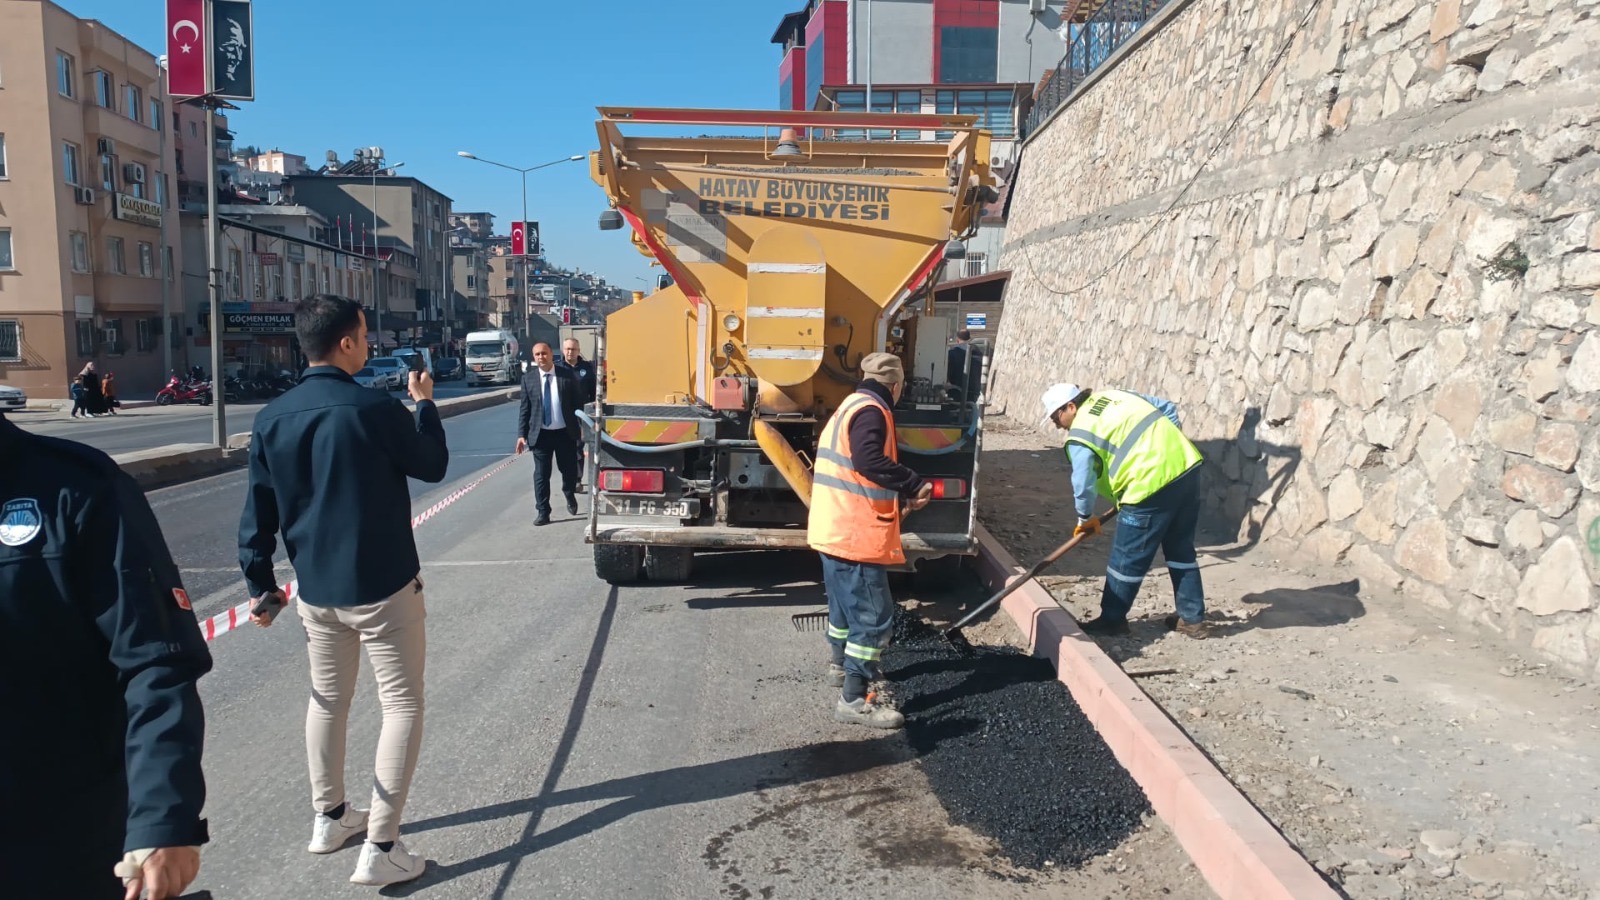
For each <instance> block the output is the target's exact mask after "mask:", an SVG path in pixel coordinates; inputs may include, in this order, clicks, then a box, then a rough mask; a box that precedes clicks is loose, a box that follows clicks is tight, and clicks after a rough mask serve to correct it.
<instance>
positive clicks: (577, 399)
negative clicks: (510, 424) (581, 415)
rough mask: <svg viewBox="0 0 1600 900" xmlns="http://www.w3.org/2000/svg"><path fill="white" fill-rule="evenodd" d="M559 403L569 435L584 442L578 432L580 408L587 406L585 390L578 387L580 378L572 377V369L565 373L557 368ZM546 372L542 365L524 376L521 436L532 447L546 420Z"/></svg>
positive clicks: (519, 424) (519, 425) (520, 418)
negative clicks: (584, 396) (544, 387)
mask: <svg viewBox="0 0 1600 900" xmlns="http://www.w3.org/2000/svg"><path fill="white" fill-rule="evenodd" d="M555 378H556V395H557V396H556V402H558V403H560V404H561V416H562V418H564V419H565V420H566V423H567V435H568V436H569V437H571V438H572V440H573V442H574V443H576V442H577V441H578V440H580V432H579V430H578V425H579V423H578V407H580V406H582V405H583V388H582V387H581V386H580V385H579V384H578V379H576V378H574V377H572V371H571V370H570V369H567V370H563V369H562V368H561V367H560V366H556V368H555ZM543 379H544V370H543V369H540V368H539V367H538V366H534V367H533V368H531V369H529V370H528V371H527V372H526V373H524V374H523V376H522V404H521V406H520V408H519V409H518V410H517V437H520V438H524V439H525V440H527V442H528V445H529V446H532V445H533V442H534V441H535V440H537V439H538V437H539V429H540V427H541V426H540V423H541V422H543V421H544V391H543V390H542V388H543V386H544V381H543Z"/></svg>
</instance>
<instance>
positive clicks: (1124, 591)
mask: <svg viewBox="0 0 1600 900" xmlns="http://www.w3.org/2000/svg"><path fill="white" fill-rule="evenodd" d="M1044 411H1045V421H1046V422H1048V423H1050V424H1052V425H1054V426H1055V427H1057V428H1059V429H1061V430H1063V431H1065V432H1066V433H1067V443H1066V447H1065V449H1066V453H1067V461H1068V462H1069V463H1070V464H1071V466H1072V493H1073V500H1074V505H1075V506H1076V507H1077V511H1078V527H1077V528H1076V529H1075V530H1074V534H1095V533H1098V532H1099V530H1100V521H1099V519H1098V518H1097V517H1096V516H1095V495H1096V494H1098V495H1100V496H1103V497H1106V498H1109V499H1110V500H1112V501H1114V502H1115V503H1116V504H1117V506H1118V508H1119V510H1120V515H1118V517H1117V531H1116V536H1115V538H1114V539H1113V542H1112V544H1111V558H1110V560H1108V561H1107V563H1106V584H1105V588H1104V590H1102V591H1101V593H1100V615H1099V616H1098V617H1097V618H1095V619H1092V620H1090V621H1088V622H1085V623H1083V631H1084V633H1085V634H1091V635H1096V636H1107V635H1117V634H1127V633H1128V612H1129V611H1130V610H1132V609H1133V600H1134V597H1135V596H1137V595H1138V593H1139V586H1140V584H1142V583H1143V582H1144V576H1145V573H1146V572H1148V571H1150V564H1151V563H1152V562H1154V561H1155V558H1156V551H1157V550H1160V551H1161V554H1162V556H1164V557H1166V561H1167V573H1168V574H1169V575H1170V576H1171V577H1172V592H1173V595H1174V596H1175V598H1176V605H1177V609H1178V614H1177V615H1175V616H1168V617H1167V619H1166V625H1167V629H1168V630H1169V631H1177V632H1178V633H1180V634H1183V635H1187V636H1188V637H1192V638H1204V637H1205V636H1206V629H1205V614H1206V595H1205V589H1204V588H1203V587H1202V586H1201V584H1200V564H1199V563H1198V562H1197V561H1196V558H1195V550H1194V533H1195V527H1196V526H1197V525H1198V524H1199V521H1200V472H1199V469H1200V463H1201V462H1202V458H1201V456H1200V451H1199V449H1197V448H1196V447H1195V445H1194V444H1193V442H1191V441H1190V440H1189V439H1188V438H1187V437H1185V436H1184V434H1183V424H1182V422H1181V421H1179V419H1178V408H1177V406H1176V405H1175V404H1173V403H1172V402H1171V401H1170V400H1162V399H1161V398H1159V397H1150V396H1146V395H1144V394H1136V393H1133V392H1131V391H1113V390H1102V391H1092V390H1086V389H1082V388H1079V387H1078V386H1077V385H1075V384H1054V385H1051V386H1050V387H1049V388H1048V389H1046V390H1045V392H1044Z"/></svg>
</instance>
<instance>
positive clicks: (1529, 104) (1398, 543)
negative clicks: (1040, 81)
mask: <svg viewBox="0 0 1600 900" xmlns="http://www.w3.org/2000/svg"><path fill="white" fill-rule="evenodd" d="M1146 28H1148V29H1150V34H1149V36H1148V39H1147V40H1144V41H1142V42H1140V43H1138V44H1137V45H1136V46H1133V47H1131V48H1129V49H1128V50H1126V51H1125V52H1123V53H1122V54H1120V55H1119V56H1117V57H1114V58H1113V60H1112V62H1111V63H1110V64H1108V67H1107V69H1106V70H1105V71H1104V73H1103V75H1102V76H1101V77H1100V78H1099V79H1098V80H1097V81H1095V82H1094V83H1092V84H1090V85H1089V86H1088V87H1087V88H1085V89H1084V90H1083V91H1081V92H1080V93H1079V95H1078V96H1077V97H1075V98H1074V99H1073V100H1071V101H1069V103H1068V104H1067V105H1066V106H1064V107H1063V108H1062V109H1061V110H1059V111H1058V113H1057V115H1056V116H1055V117H1054V118H1053V119H1052V120H1051V121H1050V122H1049V123H1048V124H1047V125H1045V126H1044V127H1043V128H1041V129H1040V130H1039V131H1038V132H1037V133H1036V134H1035V135H1034V136H1033V137H1032V138H1031V139H1030V141H1029V143H1028V144H1027V145H1026V149H1025V151H1024V155H1023V160H1022V166H1021V170H1020V172H1019V175H1018V179H1019V186H1018V189H1017V191H1016V195H1015V199H1014V200H1013V204H1012V209H1011V217H1010V222H1009V231H1008V243H1007V245H1006V248H1005V253H1004V256H1003V258H1002V260H1001V265H1002V267H1004V268H1008V269H1011V270H1012V272H1013V274H1012V277H1011V282H1010V286H1009V292H1008V294H1007V297H1006V306H1007V317H1006V320H1005V322H1004V325H1003V328H1002V330H1001V334H1000V340H999V342H998V344H999V348H1000V350H999V353H998V357H997V359H996V364H995V367H994V368H995V374H994V381H993V385H992V396H993V398H994V400H995V401H996V402H997V403H998V404H999V405H1000V406H1001V407H1003V408H1009V409H1010V410H1011V411H1013V412H1014V413H1016V414H1017V415H1019V416H1020V417H1023V418H1027V419H1029V420H1036V419H1037V418H1038V417H1039V416H1040V415H1041V414H1042V410H1040V409H1039V394H1040V392H1041V390H1042V389H1043V388H1044V387H1045V386H1046V385H1047V384H1049V383H1050V382H1052V381H1057V380H1064V381H1066V380H1070V381H1076V382H1079V383H1082V384H1085V385H1098V386H1107V387H1110V386H1115V387H1126V388H1130V389H1135V390H1140V391H1145V392H1149V393H1155V394H1160V395H1163V396H1166V397H1170V398H1172V399H1174V400H1176V401H1178V402H1179V403H1180V408H1181V410H1182V413H1183V416H1184V424H1185V430H1186V431H1188V432H1189V434H1190V436H1191V437H1193V438H1194V439H1195V440H1196V442H1197V443H1199V444H1200V445H1201V448H1202V449H1203V450H1204V451H1205V453H1206V456H1207V459H1208V465H1207V473H1208V475H1207V479H1208V480H1207V484H1208V501H1209V505H1208V516H1209V522H1208V525H1209V526H1210V527H1211V528H1212V529H1213V530H1220V531H1221V532H1222V534H1223V535H1225V536H1227V537H1237V538H1238V539H1241V540H1246V541H1258V540H1265V541H1279V542H1282V543H1283V544H1284V546H1286V547H1289V546H1292V547H1294V548H1296V549H1299V550H1303V551H1305V552H1308V553H1310V554H1312V555H1314V556H1315V557H1317V558H1318V559H1320V560H1322V561H1324V562H1336V561H1344V562H1346V563H1348V564H1349V565H1350V566H1351V567H1353V568H1354V570H1355V572H1356V573H1357V574H1358V575H1359V576H1360V577H1361V578H1362V579H1363V582H1364V583H1366V584H1368V585H1369V586H1378V587H1382V588H1391V589H1397V590H1400V591H1401V592H1403V594H1404V595H1405V596H1406V597H1408V598H1411V599H1413V600H1417V601H1421V602H1423V603H1427V604H1430V605H1432V606H1436V607H1439V608H1442V609H1448V610H1453V611H1455V612H1456V613H1458V614H1459V615H1460V616H1462V617H1464V618H1466V619H1469V620H1472V621H1474V622H1478V623H1481V624H1482V625H1485V626H1487V627H1489V628H1491V629H1494V630H1495V631H1498V632H1502V633H1505V634H1507V635H1508V636H1510V637H1511V638H1512V639H1514V640H1516V641H1519V642H1523V643H1525V644H1528V645H1530V646H1531V647H1533V648H1534V649H1535V650H1536V651H1537V652H1538V653H1540V654H1543V655H1544V656H1545V657H1547V658H1549V659H1552V660H1556V661H1559V662H1560V663H1562V664H1563V665H1565V666H1566V667H1568V668H1570V669H1572V670H1575V671H1579V672H1582V673H1584V674H1591V673H1592V674H1594V675H1595V676H1597V677H1600V666H1597V663H1600V615H1597V614H1596V610H1595V601H1596V589H1595V585H1596V584H1600V560H1597V554H1600V330H1597V328H1596V326H1597V325H1600V303H1596V302H1595V301H1596V300H1597V299H1600V214H1597V206H1600V152H1597V144H1600V0H1524V2H1521V3H1518V2H1514V0H1434V2H1429V0H1316V2H1313V0H1243V2H1241V0H1191V2H1182V0H1178V2H1175V3H1173V4H1171V5H1170V6H1169V7H1168V8H1167V10H1166V11H1165V12H1164V13H1163V14H1162V16H1160V17H1158V19H1157V20H1156V21H1153V22H1151V23H1150V24H1148V25H1147V26H1146ZM1285 47H1287V49H1286V50H1285ZM1280 51H1283V55H1282V56H1281V62H1280V63H1279V64H1278V65H1276V66H1275V67H1274V66H1273V63H1274V61H1276V60H1278V59H1279V58H1280V57H1279V54H1280ZM1269 73H1270V74H1269Z"/></svg>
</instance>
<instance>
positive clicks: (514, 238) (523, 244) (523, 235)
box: [511, 222, 528, 256]
mask: <svg viewBox="0 0 1600 900" xmlns="http://www.w3.org/2000/svg"><path fill="white" fill-rule="evenodd" d="M511 255H512V256H527V255H528V227H527V223H526V222H512V223H511Z"/></svg>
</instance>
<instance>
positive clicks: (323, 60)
mask: <svg viewBox="0 0 1600 900" xmlns="http://www.w3.org/2000/svg"><path fill="white" fill-rule="evenodd" d="M57 2H58V3H60V4H61V5H63V6H64V7H65V8H66V9H68V10H69V11H71V12H72V13H73V14H75V15H78V16H81V17H84V18H93V19H99V20H100V21H102V22H105V23H106V24H107V25H109V26H110V27H112V28H114V29H116V30H117V31H119V32H121V33H122V34H124V35H126V36H127V37H128V38H130V39H131V40H133V41H134V42H136V43H138V44H140V45H141V46H143V47H144V48H145V49H147V50H149V51H151V52H152V53H154V54H156V55H160V54H163V53H165V52H166V42H165V39H164V34H163V32H164V30H165V10H166V5H165V3H164V2H163V0H57ZM803 5H804V4H803V3H802V2H801V0H689V2H678V3H669V2H660V0H656V2H645V0H620V2H618V0H613V2H609V3H608V2H597V0H577V2H569V0H520V2H518V0H442V2H441V0H429V2H422V0H391V2H386V3H350V2H326V0H323V2H314V0H256V3H255V17H256V22H255V45H256V100H255V102H253V103H244V104H240V105H241V106H242V107H243V109H242V110H241V111H240V112H236V113H233V114H232V115H231V117H230V120H229V122H230V126H231V127H232V129H233V131H234V133H235V134H236V135H237V144H238V145H239V146H244V145H246V144H255V145H259V146H261V147H265V148H268V149H270V148H274V147H276V148H280V149H283V150H285V151H287V152H290V153H298V154H301V155H303V156H306V157H308V161H309V163H310V164H311V165H313V166H315V165H319V164H320V163H321V162H322V160H323V157H324V154H325V153H326V152H327V151H328V150H337V151H338V152H339V154H340V158H341V159H345V158H348V157H349V155H350V152H351V151H352V150H353V149H354V148H356V147H368V146H381V147H383V148H384V151H385V152H386V154H387V155H388V158H389V160H390V161H392V162H404V163H405V168H404V169H403V170H402V171H403V172H404V174H406V175H411V176H414V177H417V178H421V179H422V180H424V181H426V182H428V183H429V184H430V185H432V186H433V187H435V188H438V189H439V190H441V191H443V192H444V193H445V194H447V195H448V196H450V198H451V199H452V200H453V201H454V208H455V209H456V210H457V211H481V210H487V211H489V212H491V213H493V214H494V215H495V216H496V225H497V227H498V230H499V231H500V232H501V233H505V231H506V229H507V228H508V227H509V225H510V223H511V222H512V221H514V220H515V219H516V218H517V215H518V213H519V212H520V210H521V204H522V197H521V180H520V178H519V177H518V176H517V174H516V173H514V172H507V171H505V170H504V169H497V168H495V167H493V166H488V165H484V164H483V163H480V162H473V161H471V160H466V159H461V158H459V157H457V156H456V151H457V150H470V151H472V152H474V153H476V154H478V155H479V156H482V157H485V158H487V159H493V160H496V161H499V162H503V163H507V164H510V165H515V166H518V167H519V168H520V167H525V166H531V165H536V164H538V163H541V162H547V161H549V160H553V159H559V158H561V157H564V156H570V155H572V154H575V153H587V152H588V151H590V150H592V149H594V147H595V142H596V138H595V131H594V119H595V111H594V110H595V107H596V106H613V105H614V106H704V107H726V108H756V109H771V108H773V107H775V106H776V104H777V97H778V83H777V82H778V76H777V68H778V62H779V59H780V57H779V52H780V48H779V47H778V46H777V45H775V44H771V43H769V41H770V39H771V37H772V33H773V31H775V30H776V29H777V26H778V22H779V20H780V19H781V18H782V16H783V15H784V14H785V13H788V12H792V11H794V10H795V9H798V8H800V7H801V6H803ZM603 209H605V195H604V194H603V193H602V192H601V191H600V188H599V187H598V186H596V185H595V184H594V183H593V182H592V181H590V180H589V175H588V166H587V164H586V163H583V162H569V163H562V164H560V165H556V166H551V167H550V168H548V169H544V170H541V171H539V172H534V173H531V174H530V175H529V176H528V217H529V218H530V219H533V220H535V221H537V222H539V223H540V227H541V229H542V231H543V237H544V240H545V244H546V245H547V247H548V248H549V249H548V256H549V258H550V260H551V261H552V262H554V263H556V264H558V265H562V266H568V267H573V266H576V267H578V268H581V269H583V270H584V271H586V272H598V273H599V274H600V275H602V276H604V277H606V278H608V279H610V280H611V282H612V283H613V284H617V285H620V286H623V287H627V286H630V285H631V286H633V287H635V288H637V287H639V283H638V282H637V281H634V278H635V277H636V276H647V275H649V273H650V270H649V267H648V263H647V262H646V260H645V258H644V257H642V256H640V255H639V254H638V253H636V252H635V251H634V250H633V248H632V246H631V244H630V242H629V241H628V239H627V236H626V235H627V232H626V231H625V230H624V231H611V232H602V231H600V230H598V228H597V227H596V225H595V223H596V220H597V219H598V217H599V214H600V212H601V210H603ZM656 271H659V269H658V270H656Z"/></svg>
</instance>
